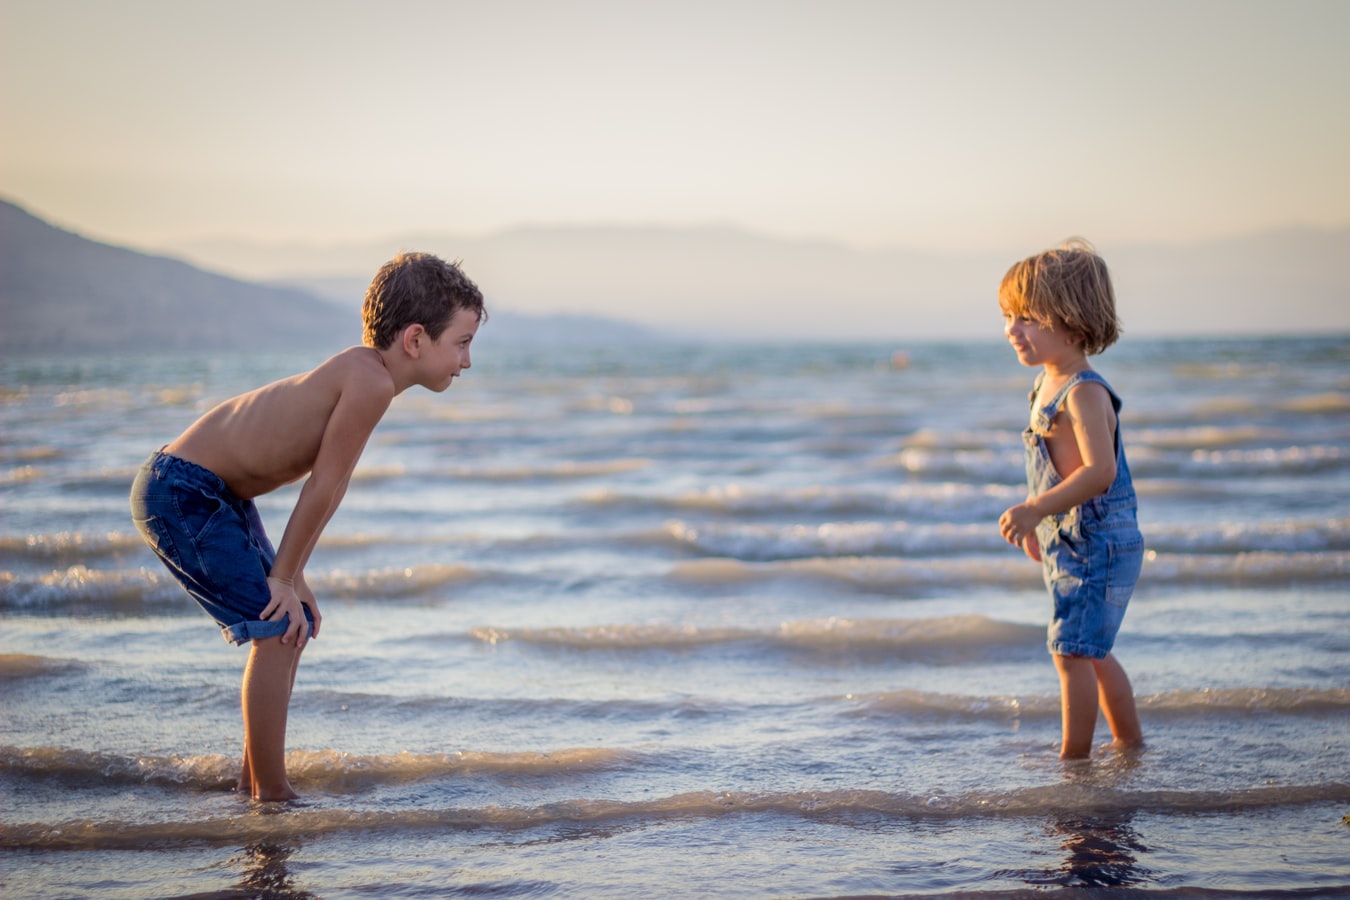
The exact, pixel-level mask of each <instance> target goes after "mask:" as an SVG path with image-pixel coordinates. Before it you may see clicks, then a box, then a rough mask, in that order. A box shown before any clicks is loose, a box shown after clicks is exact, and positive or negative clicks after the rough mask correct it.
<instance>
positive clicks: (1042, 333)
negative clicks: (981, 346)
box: [1003, 308, 1083, 366]
mask: <svg viewBox="0 0 1350 900" xmlns="http://www.w3.org/2000/svg"><path fill="white" fill-rule="evenodd" d="M1003 336H1004V337H1006V338H1007V339H1008V343H1009V344H1012V348H1013V350H1014V351H1015V352H1016V353H1017V361H1018V362H1020V363H1021V364H1022V365H1024V366H1047V365H1048V366H1063V365H1067V364H1068V363H1070V362H1073V361H1077V360H1078V359H1079V358H1080V357H1082V356H1083V348H1082V347H1081V346H1080V342H1079V341H1078V339H1077V338H1076V337H1074V335H1072V334H1070V333H1069V332H1068V331H1065V330H1064V329H1063V328H1055V327H1052V326H1050V325H1045V324H1043V323H1041V322H1037V321H1036V320H1035V319H1032V318H1029V317H1028V316H1025V315H1021V316H1019V315H1014V314H1013V313H1011V312H1009V311H1008V310H1007V309H1006V308H1005V309H1004V311H1003Z"/></svg>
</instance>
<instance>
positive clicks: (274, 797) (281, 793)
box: [252, 784, 300, 803]
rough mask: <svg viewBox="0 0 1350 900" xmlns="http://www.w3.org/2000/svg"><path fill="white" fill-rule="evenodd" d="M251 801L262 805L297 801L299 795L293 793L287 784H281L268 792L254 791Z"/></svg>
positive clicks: (293, 790)
mask: <svg viewBox="0 0 1350 900" xmlns="http://www.w3.org/2000/svg"><path fill="white" fill-rule="evenodd" d="M252 793H253V799H254V800H258V801H260V802H263V803H273V802H276V801H280V800H299V799H300V795H299V794H297V793H296V792H295V789H294V788H292V787H291V786H290V785H289V784H282V785H280V786H279V787H277V788H274V789H273V790H270V791H264V790H255V791H253V792H252Z"/></svg>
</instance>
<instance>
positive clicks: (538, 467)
mask: <svg viewBox="0 0 1350 900" xmlns="http://www.w3.org/2000/svg"><path fill="white" fill-rule="evenodd" d="M650 465H651V460H649V459H642V458H626V459H602V460H594V461H590V462H580V461H575V460H568V461H564V462H550V463H539V464H535V465H522V466H487V467H468V466H464V467H459V468H456V469H454V470H453V473H452V474H453V475H454V476H455V477H456V478H464V479H469V480H473V481H499V482H506V481H561V480H564V479H583V478H598V477H602V476H605V475H624V474H627V473H629V472H638V471H641V470H642V469H645V468H647V467H648V466H650Z"/></svg>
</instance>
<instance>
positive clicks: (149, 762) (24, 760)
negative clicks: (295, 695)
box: [0, 747, 640, 794]
mask: <svg viewBox="0 0 1350 900" xmlns="http://www.w3.org/2000/svg"><path fill="white" fill-rule="evenodd" d="M639 759H640V755H639V754H638V753H636V752H634V751H630V750H622V749H613V748H600V747H572V748H565V749H562V750H554V751H525V752H512V753H488V752H482V751H464V752H460V753H409V752H406V751H405V752H400V753H389V754H377V755H360V754H352V753H343V752H339V751H336V750H317V751H315V750H291V751H288V752H287V753H286V772H287V775H288V776H289V778H290V779H291V781H292V783H294V784H295V785H296V786H297V787H298V788H300V789H303V790H309V791H313V792H319V793H325V794H349V793H357V792H363V791H368V790H371V789H373V788H376V787H379V786H382V785H396V784H409V783H414V782H419V781H428V780H437V779H443V778H465V777H477V776H484V777H491V778H518V777H529V776H541V777H542V776H554V775H571V774H584V773H589V772H601V771H609V770H612V769H618V768H624V767H627V766H631V765H635V764H637V762H638V761H639ZM0 774H4V775H6V776H14V775H22V776H28V777H43V778H54V779H58V780H60V781H62V782H63V783H68V784H70V785H71V786H72V787H89V786H97V785H127V784H133V785H134V784H149V785H160V786H169V787H173V786H181V787H184V788H188V789H191V790H197V791H219V790H232V789H233V788H234V786H235V783H236V781H237V780H238V777H239V758H238V757H227V756H223V755H220V754H205V755H200V756H153V755H144V756H125V755H118V754H113V753H100V752H96V751H89V750H72V749H63V748H58V747H40V748H29V749H24V748H18V747H0Z"/></svg>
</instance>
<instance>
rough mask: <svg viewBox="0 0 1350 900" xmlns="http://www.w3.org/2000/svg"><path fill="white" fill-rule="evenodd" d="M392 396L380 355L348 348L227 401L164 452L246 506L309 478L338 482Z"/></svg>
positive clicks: (367, 349) (368, 349) (391, 382)
mask: <svg viewBox="0 0 1350 900" xmlns="http://www.w3.org/2000/svg"><path fill="white" fill-rule="evenodd" d="M395 393H396V386H395V383H394V378H393V376H392V375H391V374H390V373H389V371H388V369H387V368H386V366H385V363H384V360H383V357H382V356H381V354H380V352H379V351H378V350H375V349H373V348H371V347H350V348H348V349H346V350H343V351H342V352H341V353H338V354H337V355H336V356H333V357H331V358H329V359H328V360H326V361H325V362H323V363H321V364H320V365H318V366H317V367H315V368H314V369H312V370H310V371H308V372H303V373H301V374H298V375H292V376H290V377H289V378H283V379H281V380H280V381H274V382H272V383H271V384H268V385H264V386H263V387H260V388H258V389H257V390H254V391H250V392H248V393H246V394H241V395H239V396H238V397H234V398H232V399H230V400H226V401H225V402H223V403H221V404H220V405H219V406H216V407H215V408H214V409H212V410H211V411H209V412H208V413H206V414H205V415H204V416H202V417H201V418H200V419H198V420H197V421H196V422H195V423H194V424H193V425H192V426H191V427H190V428H188V430H187V431H185V432H183V434H182V435H180V436H179V437H178V439H177V440H175V441H173V443H171V444H169V445H168V446H167V447H166V448H165V452H167V453H170V454H172V455H174V456H177V457H180V458H182V459H186V460H189V461H191V462H194V463H197V464H198V465H200V466H203V467H204V468H207V469H210V470H211V471H212V472H214V473H215V474H217V475H219V476H220V478H221V479H222V480H224V482H225V484H226V485H228V486H229V488H230V490H231V491H233V492H234V494H235V495H236V496H237V497H239V498H241V499H245V500H247V499H252V498H254V497H257V496H259V495H260V494H266V493H268V492H270V491H274V490H276V489H277V488H279V487H281V486H282V485H286V484H289V483H291V482H293V481H296V480H297V479H300V478H303V477H304V476H305V475H307V474H309V473H310V472H315V473H316V474H318V473H320V472H322V473H324V474H325V475H326V476H327V477H329V478H332V479H335V480H337V481H345V480H346V478H347V477H349V476H350V474H351V471H352V469H353V468H354V467H355V465H356V461H357V459H359V458H360V456H361V451H362V449H364V447H365V444H366V440H367V439H368V438H369V437H370V434H371V432H372V431H374V429H375V426H376V425H377V424H378V423H379V421H380V418H381V417H382V416H383V415H384V413H385V411H386V410H387V409H388V408H389V404H390V403H391V402H392V401H393V399H394V395H395Z"/></svg>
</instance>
